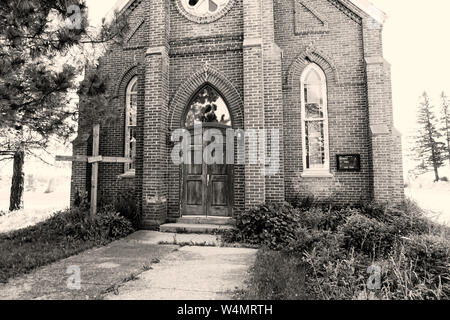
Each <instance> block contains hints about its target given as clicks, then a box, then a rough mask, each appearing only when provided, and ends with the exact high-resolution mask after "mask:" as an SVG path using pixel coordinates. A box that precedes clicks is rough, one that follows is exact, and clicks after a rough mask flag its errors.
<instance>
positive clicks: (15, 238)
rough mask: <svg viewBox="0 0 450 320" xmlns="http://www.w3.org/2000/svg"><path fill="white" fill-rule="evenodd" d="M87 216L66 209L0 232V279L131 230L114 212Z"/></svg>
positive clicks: (84, 213) (100, 244) (89, 247)
mask: <svg viewBox="0 0 450 320" xmlns="http://www.w3.org/2000/svg"><path fill="white" fill-rule="evenodd" d="M86 216H87V215H86V212H83V211H81V210H79V209H74V210H67V211H65V212H60V213H57V214H56V215H54V216H53V217H52V218H50V219H48V220H47V221H45V222H41V223H38V224H37V225H35V226H32V227H29V228H26V229H22V230H19V231H15V232H11V233H5V234H0V283H5V282H7V281H8V279H11V278H13V277H16V276H19V275H22V274H26V273H28V272H30V271H32V270H34V269H36V268H38V267H42V266H45V265H48V264H50V263H53V262H55V261H58V260H61V259H64V258H67V257H70V256H73V255H76V254H78V253H80V252H83V251H85V250H88V249H91V248H93V247H96V246H103V245H106V244H108V243H110V242H112V241H114V240H117V239H120V238H122V237H125V236H128V235H129V234H131V233H132V232H133V231H134V230H133V228H132V226H131V223H130V222H128V221H127V220H126V219H124V218H122V217H119V215H118V214H115V213H107V212H104V213H100V214H99V215H98V217H96V219H95V220H94V221H89V220H87V219H86Z"/></svg>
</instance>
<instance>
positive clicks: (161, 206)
mask: <svg viewBox="0 0 450 320" xmlns="http://www.w3.org/2000/svg"><path fill="white" fill-rule="evenodd" d="M128 10H130V12H131V21H130V25H131V32H130V35H129V36H128V37H127V44H126V45H125V48H124V49H112V50H110V51H109V52H108V53H107V54H106V55H105V57H104V58H103V59H102V60H101V67H102V68H103V69H104V70H106V71H107V73H108V74H110V75H111V79H112V80H113V81H112V82H113V83H112V87H113V90H114V92H116V95H117V98H116V99H115V100H114V103H113V104H112V105H111V108H118V109H119V110H120V111H121V118H120V119H119V121H118V122H117V123H115V124H114V125H111V126H108V127H105V128H102V134H101V143H100V153H101V155H104V156H123V154H124V146H123V142H124V122H125V120H124V114H123V110H124V108H125V88H126V85H127V84H128V82H129V80H130V79H131V78H132V77H133V76H135V75H137V76H138V78H139V81H138V87H139V99H138V125H139V130H138V133H137V134H138V146H137V153H138V156H137V169H136V177H135V178H133V177H131V178H123V177H121V178H120V175H121V174H123V165H116V164H101V165H100V174H99V176H100V181H99V188H100V193H105V194H107V193H109V194H114V193H116V192H117V191H118V190H120V189H121V188H128V187H131V186H133V185H135V187H136V193H137V198H138V199H140V200H139V201H140V203H139V208H140V210H141V212H142V215H143V223H144V224H143V227H144V228H157V227H158V225H159V224H160V223H163V222H164V221H166V220H168V219H171V220H173V219H175V218H177V217H179V215H180V194H181V182H180V181H181V176H180V169H179V168H178V167H175V166H173V165H171V163H170V162H169V154H170V153H169V152H170V144H169V143H168V140H169V139H168V138H169V136H170V133H171V130H173V129H176V128H178V127H179V126H180V125H181V122H182V121H181V114H182V113H183V111H184V108H185V106H186V104H187V103H188V101H189V100H190V98H191V96H192V95H193V94H194V93H195V92H196V91H197V90H198V89H199V87H201V86H202V85H203V84H204V83H205V81H208V80H207V79H205V80H202V79H203V78H204V77H205V75H207V74H208V72H209V74H210V75H212V76H211V77H210V79H209V81H210V82H211V84H212V85H214V86H216V88H218V89H219V91H221V93H222V94H223V96H224V98H225V100H227V102H228V103H229V105H230V109H231V113H232V116H233V120H234V127H235V128H236V129H242V128H245V129H278V130H279V131H280V133H281V146H280V152H281V159H280V160H281V170H280V172H279V174H277V175H275V176H268V177H264V176H261V169H263V165H250V164H249V163H247V165H246V166H237V167H236V168H235V174H234V180H235V195H234V198H235V203H234V209H235V212H238V211H242V210H244V209H245V208H249V207H252V206H254V205H258V204H260V203H264V202H265V201H283V200H284V199H292V198H293V197H295V196H297V195H302V196H308V195H314V196H315V197H316V198H319V199H325V198H329V197H333V199H334V200H337V201H340V202H356V201H359V200H370V199H372V198H376V199H377V200H385V199H386V198H388V197H391V198H393V199H402V198H403V193H402V190H403V189H402V187H403V178H402V174H401V172H402V168H401V167H402V161H401V153H400V150H401V148H400V145H401V140H400V138H399V136H398V135H397V134H396V130H395V129H394V128H393V119H392V97H391V95H392V93H391V88H390V72H389V68H388V66H387V65H386V64H385V63H384V60H383V62H380V61H381V60H380V59H381V58H382V42H381V31H380V30H376V29H373V26H374V24H373V23H370V24H369V23H368V20H367V19H366V18H364V19H363V18H362V16H361V15H360V12H358V14H357V13H356V12H357V11H358V10H356V9H355V8H354V7H352V10H349V9H347V8H346V7H345V6H343V5H342V3H341V2H340V1H338V0H309V1H306V0H234V6H233V7H232V8H231V9H230V10H229V12H227V14H226V15H225V16H223V17H222V18H220V19H218V20H217V21H214V22H211V23H208V24H198V23H196V22H193V21H191V20H189V19H187V18H186V17H185V16H184V15H183V14H181V13H180V12H179V10H178V8H177V6H176V4H175V1H165V0H151V1H150V0H141V1H136V2H135V4H134V5H133V6H131V7H130V8H129V9H128ZM374 57H375V58H374ZM309 61H312V62H315V63H317V64H318V65H319V66H321V67H322V69H323V70H324V72H325V74H326V77H327V85H328V108H329V110H328V111H329V138H330V160H331V173H332V174H333V177H331V178H303V177H302V173H303V163H302V138H301V107H300V76H301V73H302V71H303V70H304V68H305V67H306V65H307V64H308V63H309ZM368 61H369V62H368ZM201 70H209V71H208V72H207V73H206V74H203V73H202V71H201ZM81 121H83V120H82V119H81ZM380 125H381V126H382V128H384V127H386V128H387V129H386V133H384V134H380V133H379V132H378V133H376V134H373V132H374V130H375V131H377V130H378V131H380V130H381V131H383V130H382V129H380V127H379V126H380ZM82 134H83V133H82V132H80V136H81V135H82ZM268 151H269V152H270V150H268ZM74 153H75V154H88V153H89V150H88V145H87V143H81V144H78V145H77V146H76V147H75V149H74ZM354 153H357V154H360V155H361V165H362V169H361V172H352V173H344V172H337V168H336V166H337V164H336V155H337V154H354ZM393 164H394V165H393ZM88 171H89V170H88V166H87V165H85V164H74V166H73V183H72V194H74V192H75V190H83V189H84V190H86V188H88V186H89V182H88V181H87V180H88V179H87V178H86V177H87V176H88V174H89V172H88ZM118 177H119V178H118Z"/></svg>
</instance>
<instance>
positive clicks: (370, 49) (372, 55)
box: [363, 18, 404, 203]
mask: <svg viewBox="0 0 450 320" xmlns="http://www.w3.org/2000/svg"><path fill="white" fill-rule="evenodd" d="M363 33H364V57H365V61H366V73H367V74H366V76H367V97H368V106H369V125H370V131H371V132H370V134H371V148H372V179H373V181H372V183H373V198H374V200H375V201H378V202H393V203H396V202H401V201H403V200H404V192H403V166H402V150H401V139H400V137H399V134H398V131H397V130H396V129H395V128H394V120H393V107H392V86H391V76H390V65H389V63H387V62H386V60H385V59H384V58H383V49H382V27H381V26H380V25H378V24H377V23H376V22H375V21H373V20H371V18H366V19H365V20H364V24H363Z"/></svg>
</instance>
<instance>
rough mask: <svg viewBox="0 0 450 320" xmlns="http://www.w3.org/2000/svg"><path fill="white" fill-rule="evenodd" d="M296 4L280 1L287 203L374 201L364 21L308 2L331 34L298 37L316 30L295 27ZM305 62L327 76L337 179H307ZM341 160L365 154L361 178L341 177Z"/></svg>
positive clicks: (278, 25) (299, 23)
mask: <svg viewBox="0 0 450 320" xmlns="http://www.w3.org/2000/svg"><path fill="white" fill-rule="evenodd" d="M295 1H297V0H295ZM295 1H294V0H293V1H284V0H275V1H274V2H275V28H276V29H275V30H276V33H275V41H276V42H277V44H278V45H279V46H280V47H281V49H282V50H283V82H284V88H283V93H284V115H285V117H284V128H285V134H284V137H285V150H286V152H285V157H286V159H285V179H286V197H287V198H288V199H290V198H293V197H295V196H297V195H298V194H300V195H303V196H308V195H314V197H316V198H319V199H320V198H328V197H333V198H335V199H336V200H338V201H342V202H355V201H359V200H368V199H370V197H371V188H370V171H371V168H370V162H369V159H370V150H369V146H368V134H369V127H368V125H369V122H368V110H367V92H366V86H365V64H364V50H363V35H362V26H361V24H362V21H361V19H358V18H357V17H356V16H355V15H354V14H351V13H350V12H348V11H342V10H340V8H337V7H336V6H335V5H333V4H332V3H331V2H329V1H323V0H312V1H303V3H304V4H305V5H306V6H307V7H309V8H310V9H311V10H312V11H314V12H318V13H320V17H321V18H323V19H325V22H326V24H327V31H326V32H323V31H321V32H314V31H312V32H310V33H308V32H305V33H301V34H296V32H295V30H296V25H297V29H298V30H314V29H315V28H314V25H313V26H311V25H308V21H307V22H304V21H295V19H294V9H295ZM349 15H350V16H349ZM302 23H303V24H304V25H302ZM305 58H309V60H311V61H313V62H315V63H317V64H318V65H319V66H320V67H321V68H322V69H323V70H324V71H325V74H326V76H327V85H328V113H329V140H330V160H331V173H332V174H333V175H334V177H332V178H302V173H303V163H302V162H303V159H302V139H301V102H300V99H301V95H300V77H301V74H302V72H303V70H304V68H305V67H306V65H307V63H308V62H307V61H306V59H305ZM337 154H360V155H361V162H362V163H361V165H362V170H361V172H352V173H342V172H337V164H336V155H337Z"/></svg>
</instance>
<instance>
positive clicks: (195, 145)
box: [182, 86, 234, 217]
mask: <svg viewBox="0 0 450 320" xmlns="http://www.w3.org/2000/svg"><path fill="white" fill-rule="evenodd" d="M185 118H186V122H185V127H186V128H187V129H188V130H189V132H190V133H191V139H192V141H191V149H190V153H191V158H190V160H191V161H190V163H186V164H184V165H183V170H182V171H183V197H182V212H183V215H192V216H219V217H231V216H232V215H233V194H234V188H233V174H234V166H233V164H230V163H227V151H228V150H227V146H226V141H227V139H226V134H227V129H229V128H230V127H231V125H232V120H231V115H230V113H229V110H228V107H227V105H226V103H225V100H224V99H223V98H222V96H221V95H220V94H219V93H218V92H217V91H216V90H215V89H214V88H212V87H211V86H205V87H203V88H202V89H201V90H199V92H198V93H197V94H196V96H195V97H194V99H193V100H192V102H191V104H190V106H189V108H188V109H187V113H186V117H185ZM200 124H201V129H197V130H194V126H195V125H197V128H199V127H198V126H199V125H200ZM211 130H213V131H211ZM208 131H209V133H211V132H213V133H215V134H218V133H220V134H221V136H222V137H223V139H219V140H216V139H215V138H212V139H211V138H210V137H209V138H208ZM196 135H197V136H196ZM199 135H201V136H199ZM213 143H214V147H213V148H211V147H212V145H211V144H213ZM233 150H234V148H233ZM233 150H230V151H231V152H233ZM216 151H218V152H217V153H216ZM209 157H211V158H214V160H215V161H208V160H210V158H209ZM205 159H206V161H205Z"/></svg>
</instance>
